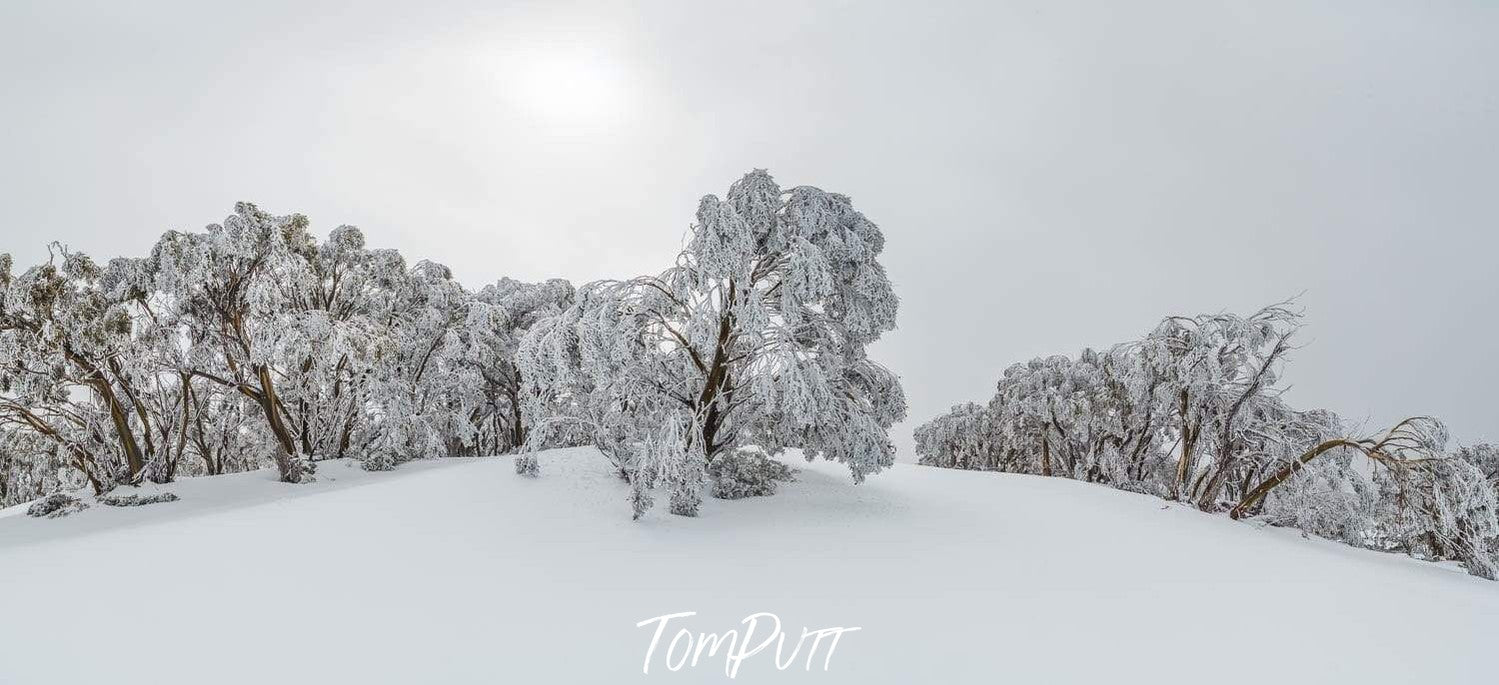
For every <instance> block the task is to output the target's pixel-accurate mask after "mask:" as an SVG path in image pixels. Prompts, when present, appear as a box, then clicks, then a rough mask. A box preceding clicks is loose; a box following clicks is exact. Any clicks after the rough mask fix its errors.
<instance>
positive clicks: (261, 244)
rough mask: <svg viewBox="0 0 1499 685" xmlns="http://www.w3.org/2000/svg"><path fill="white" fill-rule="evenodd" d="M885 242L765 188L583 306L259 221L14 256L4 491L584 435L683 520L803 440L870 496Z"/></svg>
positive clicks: (752, 490) (896, 403)
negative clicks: (32, 258) (110, 248)
mask: <svg viewBox="0 0 1499 685" xmlns="http://www.w3.org/2000/svg"><path fill="white" fill-rule="evenodd" d="M883 248H884V238H883V236H882V235H881V233H880V230H879V228H878V227H877V226H875V225H874V224H873V223H872V222H870V221H869V220H868V219H866V218H865V217H864V216H863V215H862V214H860V213H859V212H858V211H856V210H855V209H854V208H853V206H852V204H851V203H850V201H849V199H848V198H847V197H844V196H842V195H838V194H835V193H828V192H824V191H822V190H819V189H817V188H812V187H807V186H802V187H797V188H791V189H789V190H783V189H781V188H780V187H779V186H778V185H776V183H775V181H774V180H773V179H772V178H771V177H770V175H769V174H767V173H765V172H764V171H755V172H752V173H750V174H747V175H746V176H744V177H743V178H742V179H741V180H739V181H738V182H736V183H735V184H733V186H732V187H731V188H730V189H729V192H728V195H727V197H726V198H724V199H719V198H717V197H714V196H711V195H710V196H707V197H705V198H703V200H702V201H701V203H700V205H699V207H698V212H697V220H696V222H695V223H694V224H693V225H692V227H691V231H690V236H689V239H688V242H687V246H686V247H685V248H684V249H683V250H682V252H681V254H680V255H679V256H678V258H677V260H676V263H675V265H674V266H673V267H671V268H670V269H667V270H666V271H664V272H662V273H661V274H659V275H657V276H644V277H640V278H635V279H631V280H627V281H599V282H595V283H589V284H587V285H584V286H582V287H581V288H578V289H577V290H576V291H575V290H574V288H573V286H572V285H571V284H569V283H568V282H567V281H563V280H551V281H547V282H545V283H521V282H518V281H514V280H510V279H502V280H500V281H499V282H498V283H495V284H492V285H489V286H487V287H485V288H483V289H482V290H480V291H478V292H471V291H469V290H466V289H464V287H463V286H462V285H460V284H459V283H458V282H457V281H455V280H454V279H453V277H452V274H451V272H450V271H449V270H448V269H447V268H446V267H444V266H442V265H440V264H435V263H432V262H427V261H423V262H419V263H417V264H415V265H408V264H407V263H406V262H405V260H404V259H403V258H402V257H401V255H400V254H398V253H397V252H395V251H393V250H379V249H370V248H368V247H366V245H365V240H364V236H363V235H362V234H361V233H360V232H359V230H358V229H355V228H353V227H350V226H342V227H339V228H337V229H335V230H334V231H333V232H332V233H331V234H330V235H329V236H328V238H327V239H326V240H321V241H320V240H318V239H317V238H316V237H314V236H313V235H312V234H311V233H310V232H309V231H308V222H307V219H306V218H305V217H303V216H301V215H296V214H293V215H288V216H277V215H272V214H269V213H267V212H265V211H262V210H261V209H259V208H257V207H255V206H254V205H250V204H240V205H237V206H236V207H235V211H234V214H232V215H231V216H229V217H228V218H227V219H225V220H224V222H223V223H221V224H214V225H211V226H208V227H207V229H206V230H204V231H203V232H199V233H185V232H177V231H172V232H168V233H166V234H165V235H163V236H162V237H161V239H160V240H159V241H158V242H157V243H156V245H155V247H154V248H153V249H152V251H151V254H150V255H149V256H146V257H141V258H121V259H114V260H111V261H110V262H108V263H107V264H102V265H101V264H99V263H97V262H95V261H94V260H92V259H90V258H89V257H88V256H86V255H84V254H81V253H77V252H73V251H70V250H68V249H66V248H64V247H62V246H60V245H55V244H54V245H53V246H52V247H51V249H50V258H49V259H48V260H47V261H46V262H45V263H43V264H40V265H37V266H34V267H31V268H29V269H27V270H25V271H22V272H20V273H16V270H15V269H13V268H12V265H11V260H10V258H9V257H8V256H3V257H0V501H3V502H4V503H7V504H9V503H15V502H20V501H25V500H28V499H33V498H36V497H39V496H41V495H44V494H46V493H48V492H52V491H55V490H58V489H66V488H69V487H81V486H83V485H85V484H86V485H88V486H89V487H91V488H92V489H93V490H94V492H95V493H96V495H102V494H103V493H105V492H108V491H109V490H111V489H113V488H115V487H118V486H121V485H125V484H134V483H140V482H142V481H143V480H151V481H156V482H167V481H170V480H172V479H174V478H176V477H178V476H182V475H216V474H222V473H230V472H235V471H243V470H247V469H254V468H260V467H262V466H264V465H267V464H269V465H274V467H275V468H276V470H277V473H278V474H279V476H280V478H281V479H282V480H283V481H286V482H290V483H297V482H303V481H305V480H307V479H308V478H310V477H312V476H311V474H312V473H313V472H314V470H315V466H316V461H317V460H318V459H322V458H343V457H348V458H355V459H359V460H362V461H363V462H364V464H365V466H366V467H367V468H370V469H388V468H392V467H393V466H395V465H396V464H398V463H399V462H401V461H404V460H408V459H413V458H421V457H431V456H441V455H473V454H498V453H504V452H508V451H516V450H520V449H521V448H523V447H524V448H526V449H525V450H524V454H522V456H521V457H519V458H517V461H516V463H517V468H518V470H519V471H521V472H522V473H527V474H533V475H534V474H535V473H536V472H537V469H538V467H537V464H536V460H535V457H534V452H535V451H536V450H538V449H541V448H544V447H555V446H563V445H577V444H595V445H597V446H598V448H599V449H600V450H601V451H602V452H603V453H604V454H605V455H606V456H607V457H608V458H609V459H610V460H611V461H613V462H614V464H615V465H616V466H617V467H618V468H619V470H620V473H621V475H622V476H623V477H625V478H626V479H627V480H628V481H629V482H630V484H631V498H632V501H633V506H634V509H635V513H636V515H637V516H638V515H639V514H641V513H643V512H644V511H645V510H646V509H648V508H649V507H650V506H651V505H652V500H653V493H655V492H657V491H666V492H668V493H669V496H670V500H671V507H670V508H671V511H672V512H673V513H677V514H682V515H693V514H695V513H696V512H697V508H698V505H699V502H700V498H701V495H702V493H703V492H704V491H705V490H708V487H707V486H708V482H709V481H710V480H712V481H713V482H714V487H713V488H712V490H713V492H718V493H723V494H722V495H721V496H725V497H735V496H745V495H750V494H764V493H768V492H771V491H773V490H774V487H775V482H776V481H778V480H785V479H787V478H789V477H790V471H789V470H788V469H786V468H785V467H784V466H781V465H780V464H778V463H776V462H772V461H770V460H769V457H771V456H774V455H776V454H777V453H780V452H782V451H783V450H785V449H787V448H799V449H802V450H804V452H805V455H806V457H807V458H808V459H813V458H816V457H818V456H824V457H826V458H829V459H834V460H838V461H841V462H844V463H846V464H848V466H849V469H850V471H851V472H852V473H853V476H854V478H855V479H862V478H863V477H864V476H865V475H866V474H870V473H874V472H877V471H879V470H880V469H882V468H884V467H885V466H888V465H890V464H891V463H892V461H893V459H894V447H893V446H892V444H891V442H890V440H889V436H888V430H889V428H890V427H891V425H892V424H894V423H895V422H897V421H899V420H901V419H902V418H904V416H905V400H904V396H903V394H902V392H901V388H900V385H899V382H898V381H897V379H896V377H895V375H894V374H892V373H890V372H889V371H888V370H886V369H885V368H884V367H881V366H880V365H878V364H875V363H874V362H872V361H870V360H869V359H868V357H867V356H866V354H865V348H866V346H867V345H868V344H869V343H871V342H873V341H874V340H876V339H878V338H879V337H880V335H881V334H883V333H884V332H885V331H889V330H891V329H893V328H894V327H895V315H896V309H897V304H898V300H897V298H896V296H895V294H894V292H893V290H892V288H891V285H890V282H889V280H888V278H886V276H885V272H884V269H883V267H881V265H880V264H879V262H878V261H877V257H878V255H879V254H880V252H881V251H882V250H883ZM725 479H729V480H733V481H734V482H732V483H730V482H720V481H723V480H725Z"/></svg>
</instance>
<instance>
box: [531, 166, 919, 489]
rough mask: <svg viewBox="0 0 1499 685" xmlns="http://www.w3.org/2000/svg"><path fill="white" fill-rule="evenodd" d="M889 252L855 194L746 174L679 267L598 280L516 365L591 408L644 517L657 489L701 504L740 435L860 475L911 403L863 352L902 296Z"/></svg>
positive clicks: (701, 213)
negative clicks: (886, 260)
mask: <svg viewBox="0 0 1499 685" xmlns="http://www.w3.org/2000/svg"><path fill="white" fill-rule="evenodd" d="M883 249H884V236H883V235H882V234H881V232H880V230H879V228H878V227H877V226H876V225H875V224H874V223H873V222H871V221H869V220H868V219H867V218H865V217H864V215H863V214H861V213H860V212H858V211H857V210H855V209H854V207H853V204H852V203H851V202H850V200H849V199H848V198H847V197H845V196H843V195H839V194H836V193H829V192H825V191H823V190H820V189H817V188H813V187H810V186H799V187H796V188H791V189H789V190H785V189H782V188H781V187H780V186H779V185H777V184H776V183H775V181H774V180H773V179H772V178H771V177H770V175H769V174H768V173H766V172H764V171H758V170H757V171H753V172H751V173H749V174H747V175H745V176H744V177H743V178H741V179H740V180H739V181H737V182H735V183H734V184H733V185H732V186H730V188H729V192H728V194H727V195H726V196H725V197H723V198H719V197H717V196H713V195H709V196H706V197H704V198H703V199H702V200H701V201H700V202H699V204H698V210H697V215H696V221H695V222H694V223H693V224H692V227H691V229H690V232H689V236H688V240H687V244H686V247H685V249H683V250H682V252H681V253H680V254H679V255H678V256H677V259H676V263H675V265H674V266H672V267H671V268H669V269H667V270H666V271H663V272H662V273H660V274H659V275H656V276H643V277H639V278H634V279H630V280H626V281H604V282H597V283H592V284H589V285H588V286H586V287H584V288H583V289H581V291H580V293H579V296H578V299H577V302H576V303H575V304H574V305H573V306H572V307H571V308H570V309H569V311H568V312H565V313H564V314H563V315H561V316H560V317H559V318H558V319H557V320H556V321H555V322H554V323H553V324H552V325H547V326H542V327H538V328H537V329H535V330H533V331H532V332H531V334H530V335H528V336H527V338H526V340H525V342H524V343H523V347H524V348H525V349H523V350H522V351H521V353H520V355H519V357H520V359H521V361H522V364H523V368H522V371H523V372H524V373H525V376H526V378H528V379H530V380H528V382H527V383H528V387H530V388H532V389H540V388H559V387H566V388H571V390H569V391H567V394H568V396H569V397H570V399H571V401H573V402H577V403H581V404H583V405H587V406H584V407H579V408H578V410H577V411H578V415H579V417H580V420H582V421H585V422H588V423H589V424H590V425H591V427H592V430H593V432H594V434H595V441H596V442H598V443H600V444H602V445H604V447H603V449H605V450H606V451H608V452H610V453H615V454H617V455H618V456H617V457H616V458H617V459H620V460H621V461H622V462H623V463H624V468H625V471H626V472H627V474H629V475H630V478H631V479H632V482H633V483H634V484H635V490H636V492H637V493H638V494H637V496H636V500H637V507H636V509H637V515H638V514H639V513H640V511H642V510H643V507H646V506H649V502H648V491H649V490H650V489H651V488H653V487H655V486H657V485H661V486H666V487H668V488H669V489H670V490H671V492H672V510H673V512H674V513H677V514H683V515H693V514H695V513H696V510H697V498H698V496H699V495H698V493H700V491H701V490H702V487H703V482H704V481H703V479H704V474H705V473H706V465H707V464H708V462H711V461H712V460H713V458H714V457H715V456H716V455H718V454H720V453H722V452H723V451H724V450H726V449H732V448H735V447H738V446H743V445H754V446H757V447H759V448H760V449H762V450H765V451H766V452H768V453H771V454H775V453H779V452H781V451H783V450H785V449H788V448H798V449H801V450H803V452H804V454H805V456H806V457H807V458H808V459H815V458H817V457H818V456H822V457H825V458H828V459H832V460H836V461H839V462H842V463H845V464H847V465H848V467H849V471H850V473H851V474H852V475H853V478H854V480H855V481H862V480H863V479H864V477H865V476H866V475H868V474H870V473H875V472H878V471H880V470H881V469H883V468H884V467H886V466H888V465H890V464H891V463H892V461H893V458H894V447H893V446H892V444H891V443H890V440H889V437H888V434H887V431H888V429H889V427H890V426H891V425H892V424H893V423H895V422H896V421H899V420H900V419H901V418H903V417H904V415H905V408H906V407H905V398H904V395H903V393H902V391H901V388H900V383H899V382H898V380H897V378H896V377H895V375H894V374H893V373H891V372H890V371H889V370H887V369H885V368H884V367H882V366H880V365H879V364H876V363H875V362H873V361H871V360H870V359H869V358H868V356H867V354H866V347H867V346H868V345H869V344H870V343H872V342H874V341H875V340H877V339H879V337H880V336H881V335H882V334H883V333H885V332H886V331H889V330H892V329H893V328H894V327H895V315H896V310H897V308H898V303H899V301H898V299H897V298H896V296H895V293H894V291H893V289H892V287H891V285H890V281H889V279H888V278H887V277H886V274H885V270H884V268H883V267H882V266H881V265H880V263H879V261H878V257H879V255H880V253H881V252H882V251H883ZM564 328H566V330H563V329H564ZM606 414H608V415H609V416H610V418H608V419H606V420H603V421H600V419H602V418H603V417H604V415H606Z"/></svg>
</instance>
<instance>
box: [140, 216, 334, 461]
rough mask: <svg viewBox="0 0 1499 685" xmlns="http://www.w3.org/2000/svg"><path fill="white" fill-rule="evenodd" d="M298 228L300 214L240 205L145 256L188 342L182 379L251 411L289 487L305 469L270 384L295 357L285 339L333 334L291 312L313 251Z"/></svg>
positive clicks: (302, 224) (302, 220)
mask: <svg viewBox="0 0 1499 685" xmlns="http://www.w3.org/2000/svg"><path fill="white" fill-rule="evenodd" d="M307 223H308V222H307V218H306V217H304V216H302V215H300V214H293V215H288V216H274V215H271V214H269V213H267V212H265V211H263V210H261V209H259V208H258V207H256V206H255V205H252V204H249V203H239V204H237V205H235V210H234V214H232V215H230V216H229V217H228V218H226V219H225V220H224V222H223V223H221V224H213V225H210V226H208V228H207V230H205V231H204V232H201V233H183V232H178V231H171V232H169V233H167V234H166V235H164V236H162V238H161V240H160V241H159V242H157V244H156V247H155V249H154V250H153V252H152V257H151V258H152V260H153V262H154V266H155V269H156V277H157V287H158V288H159V289H161V290H162V291H164V292H165V293H166V294H167V298H168V299H169V301H170V302H171V303H172V305H173V310H172V316H173V317H174V319H175V320H176V321H177V322H178V323H179V324H180V325H181V326H182V327H183V329H184V332H185V335H186V338H187V340H188V341H189V346H190V347H189V351H188V353H187V355H186V357H187V359H188V361H189V363H190V364H191V369H190V370H191V373H192V374H193V375H195V376H198V377H202V378H205V379H208V380H210V381H212V382H215V383H218V384H220V385H222V386H224V387H226V388H230V389H233V390H234V391H236V392H239V393H240V394H242V395H244V396H245V397H246V398H248V399H250V400H251V401H253V402H254V403H255V404H256V405H257V406H258V407H259V408H260V411H261V415H262V417H263V419H264V421H265V426H266V428H267V429H268V431H269V433H270V435H271V437H272V438H273V444H272V445H270V449H271V456H272V459H273V461H274V462H275V464H276V468H277V470H278V472H279V473H280V476H281V479H282V480H283V481H286V482H289V483H298V482H302V481H303V480H306V479H307V478H309V477H310V475H311V473H312V470H313V467H312V463H311V461H310V460H309V459H308V455H307V454H306V453H305V452H304V451H303V450H302V449H301V444H300V441H299V440H297V436H296V435H295V433H294V427H293V425H292V423H291V418H290V417H291V412H290V411H289V410H288V407H287V405H286V403H285V402H284V400H283V399H282V397H281V394H280V392H279V385H278V384H279V383H280V381H278V380H277V379H278V378H282V379H284V378H289V377H292V375H293V374H295V373H297V372H298V371H297V368H296V366H297V365H299V364H301V363H302V361H303V360H302V359H299V358H297V356H289V355H287V354H284V353H285V352H286V351H287V344H288V343H289V342H290V341H291V340H293V339H301V340H307V339H310V338H313V337H322V336H323V335H326V334H331V333H332V331H331V330H330V328H329V327H328V326H327V324H328V320H327V319H326V318H319V317H311V316H309V317H299V316H298V315H297V311H298V307H297V304H298V302H299V301H301V300H302V299H303V298H305V297H307V295H308V294H307V293H304V292H300V289H301V288H303V287H306V284H307V283H309V282H310V281H312V280H313V277H312V276H311V273H310V264H309V263H310V262H311V261H312V260H313V259H314V258H315V253H316V249H317V248H316V241H315V240H314V239H313V238H312V236H311V235H309V234H308V232H307ZM278 353H279V354H278Z"/></svg>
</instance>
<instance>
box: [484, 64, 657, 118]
mask: <svg viewBox="0 0 1499 685" xmlns="http://www.w3.org/2000/svg"><path fill="white" fill-rule="evenodd" d="M498 66H499V74H497V76H498V77H499V82H500V86H501V88H502V89H503V92H504V97H505V99H506V100H507V101H509V102H510V103H511V105H512V106H514V107H516V108H517V109H518V110H520V111H522V112H525V113H526V114H528V115H530V116H532V117H535V118H536V119H538V120H539V121H538V123H541V124H544V125H550V126H561V127H569V128H571V127H593V126H602V125H607V124H609V123H611V122H613V121H615V120H617V119H618V117H619V116H620V115H621V114H622V112H623V109H624V104H625V101H626V99H627V96H628V88H627V79H626V75H625V72H624V69H623V68H622V67H621V65H620V64H619V63H618V61H616V60H612V59H609V58H608V57H607V56H605V55H599V54H590V53H585V52H571V53H555V54H549V53H547V52H546V51H545V50H539V51H535V52H531V51H527V52H521V53H512V54H510V55H506V57H505V59H504V60H503V61H502V62H501V64H500V65H498Z"/></svg>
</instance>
